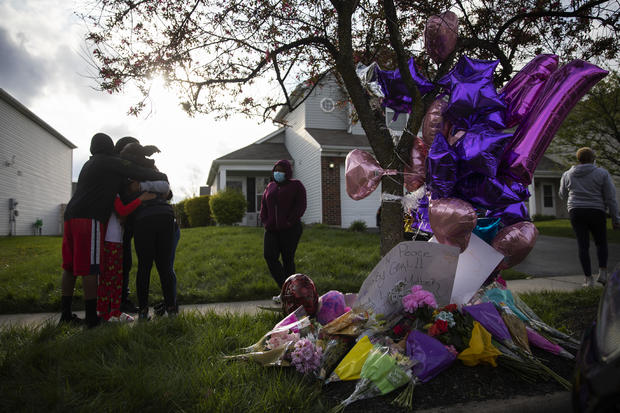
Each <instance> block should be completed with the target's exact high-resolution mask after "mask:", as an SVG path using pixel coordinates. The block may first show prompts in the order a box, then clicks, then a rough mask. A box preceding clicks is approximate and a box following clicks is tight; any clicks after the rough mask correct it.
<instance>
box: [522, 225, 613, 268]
mask: <svg viewBox="0 0 620 413" xmlns="http://www.w3.org/2000/svg"><path fill="white" fill-rule="evenodd" d="M608 246H609V260H608V261H607V268H608V269H609V270H610V271H611V270H613V268H614V266H615V265H617V264H618V263H620V244H608ZM590 262H591V264H592V273H593V274H595V273H597V272H598V260H597V259H596V246H595V245H594V242H593V241H591V242H590ZM514 269H515V270H517V271H521V272H524V273H526V274H529V275H532V276H535V277H549V276H554V275H578V274H579V275H581V274H583V271H582V270H581V264H580V263H579V256H578V252H577V240H576V239H574V238H562V237H549V236H544V235H539V236H538V240H536V245H534V249H533V250H532V251H531V252H530V253H529V255H528V256H527V257H526V258H525V260H523V262H521V263H520V264H519V265H517V266H515V267H514Z"/></svg>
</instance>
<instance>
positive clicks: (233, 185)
mask: <svg viewBox="0 0 620 413" xmlns="http://www.w3.org/2000/svg"><path fill="white" fill-rule="evenodd" d="M226 189H232V190H234V191H239V192H241V193H243V183H242V182H241V181H226Z"/></svg>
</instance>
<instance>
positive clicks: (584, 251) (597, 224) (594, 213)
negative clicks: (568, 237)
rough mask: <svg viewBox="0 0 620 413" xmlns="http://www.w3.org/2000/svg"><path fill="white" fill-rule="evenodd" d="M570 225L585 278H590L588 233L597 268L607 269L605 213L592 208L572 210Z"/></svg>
mask: <svg viewBox="0 0 620 413" xmlns="http://www.w3.org/2000/svg"><path fill="white" fill-rule="evenodd" d="M569 214H570V223H571V225H572V226H573V230H574V231H575V235H576V236H577V245H578V246H579V261H580V262H581V267H582V268H583V273H584V275H585V276H586V277H590V276H592V266H591V264H590V252H589V250H590V233H592V238H594V244H595V245H596V256H597V258H598V266H599V267H602V268H607V256H608V251H607V218H606V217H605V212H604V211H601V210H600V209H593V208H574V209H571V210H570V212H569Z"/></svg>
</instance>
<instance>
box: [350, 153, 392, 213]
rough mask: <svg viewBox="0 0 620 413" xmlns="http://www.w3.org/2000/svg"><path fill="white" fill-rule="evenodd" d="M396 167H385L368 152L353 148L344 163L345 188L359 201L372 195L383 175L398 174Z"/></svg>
mask: <svg viewBox="0 0 620 413" xmlns="http://www.w3.org/2000/svg"><path fill="white" fill-rule="evenodd" d="M397 173H398V171H396V170H394V169H383V168H381V166H379V162H377V160H376V159H375V158H374V157H373V156H372V155H371V154H369V153H368V152H365V151H362V150H359V149H353V150H352V151H351V152H349V154H348V155H347V158H346V160H345V164H344V174H345V188H346V190H347V194H349V196H350V197H351V198H352V199H355V200H356V201H359V200H360V199H364V198H366V197H367V196H368V195H370V194H371V193H372V192H373V191H374V190H375V189H377V186H379V182H381V177H382V176H383V175H396V174H397Z"/></svg>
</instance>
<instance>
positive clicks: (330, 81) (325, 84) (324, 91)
mask: <svg viewBox="0 0 620 413" xmlns="http://www.w3.org/2000/svg"><path fill="white" fill-rule="evenodd" d="M326 98H327V99H331V100H332V101H333V102H334V104H335V105H336V107H334V110H333V111H331V112H326V111H324V110H323V109H321V101H322V100H323V99H326ZM345 99H346V97H345V95H344V94H343V93H342V90H341V89H340V87H339V86H338V83H337V82H336V79H335V78H334V77H333V76H331V75H330V76H327V77H326V78H325V79H323V81H322V83H321V85H319V86H317V87H316V88H315V89H314V90H313V91H312V93H311V94H310V96H309V97H308V99H306V101H305V105H304V106H305V107H306V128H317V129H338V130H347V129H348V128H349V114H348V112H349V111H348V108H347V105H346V104H343V102H344V100H345Z"/></svg>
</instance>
